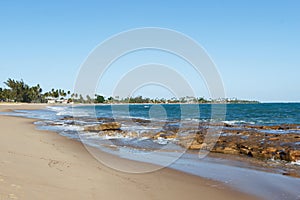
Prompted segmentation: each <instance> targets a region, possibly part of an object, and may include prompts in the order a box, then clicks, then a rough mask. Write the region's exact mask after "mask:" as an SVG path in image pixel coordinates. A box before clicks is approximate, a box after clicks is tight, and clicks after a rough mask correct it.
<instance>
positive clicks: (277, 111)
mask: <svg viewBox="0 0 300 200" xmlns="http://www.w3.org/2000/svg"><path fill="white" fill-rule="evenodd" d="M214 106H215V107H214ZM152 109H153V112H155V114H152V115H151V110H152ZM212 109H216V110H218V109H221V110H224V109H225V111H226V112H225V113H224V114H225V115H224V116H222V117H221V118H222V119H221V120H224V121H227V122H229V123H249V124H257V125H279V124H300V103H262V104H227V105H211V104H200V105H194V104H193V105H189V104H182V105H179V104H165V105H151V104H149V105H113V106H111V105H98V106H95V107H93V106H79V107H74V109H73V111H74V112H78V113H79V114H80V113H84V114H85V115H89V114H90V115H91V116H92V114H94V113H96V116H97V117H115V118H119V117H132V118H145V119H165V120H189V119H195V120H200V121H207V120H210V119H211V118H212ZM182 110H184V112H183V111H182ZM113 111H114V112H113ZM61 114H62V115H63V114H66V115H68V114H70V115H71V114H72V112H70V111H65V113H64V111H62V113H61Z"/></svg>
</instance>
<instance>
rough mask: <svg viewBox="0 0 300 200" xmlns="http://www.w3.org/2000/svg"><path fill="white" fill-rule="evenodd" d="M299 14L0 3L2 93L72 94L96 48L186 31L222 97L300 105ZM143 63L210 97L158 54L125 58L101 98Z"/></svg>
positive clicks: (237, 4)
mask: <svg viewBox="0 0 300 200" xmlns="http://www.w3.org/2000/svg"><path fill="white" fill-rule="evenodd" d="M299 9H300V1H297V0H294V1H291V0H285V1H283V0H280V1H279V0H277V1H276V0H269V1H268V0H264V1H261V0H252V1H250V0H236V1H233V0H227V1H222V0H220V1H217V0H209V1H200V0H199V1H197V0H195V1H192V0H189V1H176V0H166V1H159V0H152V1H146V0H144V1H130V0H128V1H121V0H120V1H116V0H110V1H91V0H86V1H76V0H72V1H71V0H69V1H68V0H60V1H58V0H52V1H38V0H36V1H33V0H26V1H21V0H19V1H18V0H11V1H10V0H1V1H0V82H1V83H0V87H5V85H4V84H3V83H2V82H4V81H6V80H7V79H8V78H13V79H18V80H20V79H23V80H24V81H25V82H26V83H28V84H29V85H35V84H37V83H39V84H40V85H41V86H42V88H44V90H50V89H51V88H63V89H65V90H71V91H72V90H73V89H74V83H75V82H76V77H77V75H78V72H79V70H80V67H81V65H82V64H83V62H84V61H85V60H86V59H87V57H88V55H89V54H90V53H91V52H92V50H93V49H95V47H97V45H99V44H100V43H102V42H103V41H105V40H106V39H107V38H109V37H111V36H113V35H116V34H118V33H120V32H123V31H127V30H130V29H135V28H143V27H161V28H167V29H172V30H175V31H178V32H180V33H183V34H185V35H187V36H189V37H190V38H192V39H193V40H195V41H196V42H197V43H198V44H200V45H201V46H202V47H203V48H204V49H205V51H206V52H207V53H208V55H209V56H210V57H211V59H212V60H213V62H214V63H215V65H216V67H217V69H218V71H219V73H220V75H221V77H222V80H223V84H224V88H225V92H226V97H228V98H233V97H236V98H239V99H250V100H259V101H263V102H299V101H300V81H299V78H298V76H299V74H300V56H299V55H300V37H299V35H300V14H299ZM136 60H138V62H136ZM122 61H123V63H122ZM143 62H144V63H149V62H155V63H156V62H163V63H164V64H165V63H167V64H168V65H171V66H172V67H174V69H175V70H177V71H178V72H179V73H182V75H183V76H184V78H186V79H187V80H188V81H189V82H190V84H191V85H192V87H193V88H195V94H196V95H198V96H205V97H209V91H208V90H207V88H206V87H205V84H204V80H203V79H201V78H199V77H197V76H195V74H194V73H193V72H192V71H191V70H190V69H189V68H190V67H191V66H189V65H188V64H187V63H184V62H183V61H180V60H179V59H178V58H176V57H174V56H170V55H167V54H164V53H159V52H157V51H143V52H136V53H132V55H131V54H130V55H128V57H127V58H126V57H125V56H124V58H123V57H122V59H120V60H118V63H119V64H118V63H117V62H116V63H114V64H113V65H114V66H112V70H110V73H108V72H107V74H106V77H103V78H102V79H101V80H100V81H99V86H98V90H99V91H98V92H99V93H101V94H104V95H106V96H109V95H111V94H112V90H113V89H114V88H113V87H112V86H113V85H114V81H117V80H118V78H116V77H121V76H122V74H121V72H124V73H126V70H120V68H121V66H127V68H126V67H125V68H126V69H129V68H130V67H136V65H137V64H143ZM128 67H129V68H128ZM113 69H114V70H113ZM123 75H124V74H123ZM147 87H148V88H147ZM147 87H144V88H141V89H140V90H139V91H136V94H142V95H144V96H149V97H160V96H162V97H163V96H164V95H166V94H168V95H169V96H171V93H170V91H167V90H166V89H162V88H159V87H157V86H153V87H151V86H147ZM179 87H180V86H179ZM168 95H166V96H167V97H168Z"/></svg>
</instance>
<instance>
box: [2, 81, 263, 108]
mask: <svg viewBox="0 0 300 200" xmlns="http://www.w3.org/2000/svg"><path fill="white" fill-rule="evenodd" d="M4 84H5V86H6V87H7V88H1V87H0V102H25V103H47V102H49V101H50V100H52V101H55V102H65V103H71V102H73V103H258V102H257V101H248V100H238V99H217V100H213V99H205V98H204V97H200V98H195V97H189V96H186V97H181V98H171V99H165V98H155V99H151V98H147V97H142V96H137V97H126V98H119V97H108V98H105V97H104V96H102V95H98V94H95V96H93V97H91V96H89V95H86V96H85V97H84V96H83V95H82V94H76V93H72V94H71V92H70V91H65V90H63V89H54V88H52V89H51V90H50V91H47V92H43V89H42V88H41V87H40V85H39V84H37V85H35V86H29V85H28V84H26V83H25V82H24V81H23V80H20V81H18V80H14V79H10V78H9V79H8V80H7V81H5V82H4Z"/></svg>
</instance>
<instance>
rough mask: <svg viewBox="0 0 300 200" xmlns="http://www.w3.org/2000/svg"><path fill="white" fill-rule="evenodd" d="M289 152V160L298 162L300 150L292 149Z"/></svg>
mask: <svg viewBox="0 0 300 200" xmlns="http://www.w3.org/2000/svg"><path fill="white" fill-rule="evenodd" d="M288 154H289V161H293V162H296V161H298V160H300V150H290V151H289V153H288Z"/></svg>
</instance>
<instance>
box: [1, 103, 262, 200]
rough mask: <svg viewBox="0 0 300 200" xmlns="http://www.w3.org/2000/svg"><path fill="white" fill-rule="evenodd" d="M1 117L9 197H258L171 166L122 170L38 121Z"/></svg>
mask: <svg viewBox="0 0 300 200" xmlns="http://www.w3.org/2000/svg"><path fill="white" fill-rule="evenodd" d="M45 106H48V104H38V105H34V104H33V105H26V104H18V105H16V104H9V105H4V104H0V111H1V112H3V111H8V110H15V109H24V110H26V109H41V108H44V107H45ZM0 119H1V120H0V125H1V140H0V156H1V162H0V197H1V198H3V199H5V198H7V199H102V198H109V199H182V198H189V199H196V198H205V199H206V198H212V199H240V198H243V199H257V198H256V197H253V196H249V195H246V194H242V193H240V192H238V191H235V190H233V189H231V188H228V187H227V186H224V185H223V184H221V183H219V182H216V181H211V180H207V179H204V178H200V177H197V176H193V175H189V174H186V173H183V172H179V171H176V170H172V169H168V168H165V169H162V170H159V171H156V172H152V173H146V174H128V173H122V172H118V171H115V170H113V169H111V168H108V167H106V166H105V165H103V164H101V163H99V162H98V161H97V160H96V159H94V158H93V157H92V156H91V155H90V154H89V153H88V152H87V150H86V149H85V147H84V146H83V145H82V144H81V143H80V142H78V141H75V140H72V139H68V138H66V137H63V136H60V135H59V134H56V133H53V132H50V131H41V130H36V128H35V125H34V124H33V122H34V121H35V120H33V119H25V118H20V117H11V116H0ZM12 127H13V128H12ZM103 154H105V156H109V157H111V158H112V159H115V158H116V157H115V156H113V155H109V154H106V153H103ZM118 162H122V163H123V164H128V163H130V164H134V163H135V161H129V160H125V159H122V160H121V161H120V160H118ZM146 165H147V164H146Z"/></svg>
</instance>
